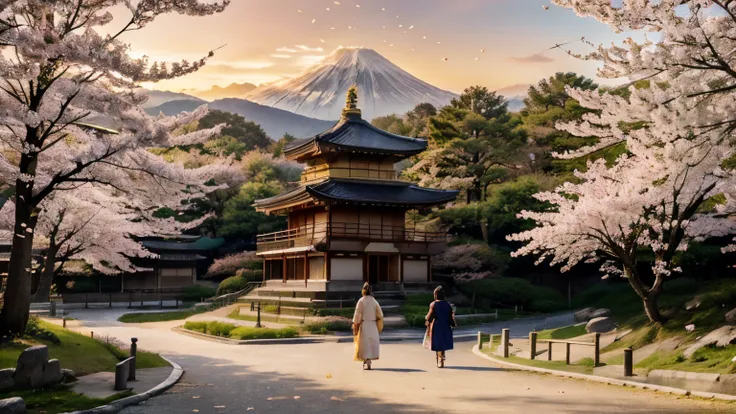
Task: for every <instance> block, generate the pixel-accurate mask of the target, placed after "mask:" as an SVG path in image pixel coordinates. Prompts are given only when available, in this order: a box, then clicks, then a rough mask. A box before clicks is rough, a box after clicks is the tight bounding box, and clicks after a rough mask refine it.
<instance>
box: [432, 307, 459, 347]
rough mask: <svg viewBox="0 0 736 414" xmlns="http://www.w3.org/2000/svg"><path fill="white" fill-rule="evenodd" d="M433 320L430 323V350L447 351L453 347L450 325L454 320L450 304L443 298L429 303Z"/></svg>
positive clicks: (451, 325)
mask: <svg viewBox="0 0 736 414" xmlns="http://www.w3.org/2000/svg"><path fill="white" fill-rule="evenodd" d="M429 309H430V313H431V314H432V315H433V318H434V320H433V321H432V324H431V325H430V331H429V334H430V338H431V343H432V351H435V352H440V351H449V350H451V349H452V348H453V340H452V327H453V325H454V324H455V320H454V318H453V315H452V306H451V305H450V303H449V302H447V301H445V300H437V301H434V302H432V304H431V305H429Z"/></svg>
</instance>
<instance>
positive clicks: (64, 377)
mask: <svg viewBox="0 0 736 414" xmlns="http://www.w3.org/2000/svg"><path fill="white" fill-rule="evenodd" d="M76 380H77V374H75V373H74V371H72V370H70V369H66V368H62V369H61V382H63V383H64V384H66V383H69V382H74V381H76Z"/></svg>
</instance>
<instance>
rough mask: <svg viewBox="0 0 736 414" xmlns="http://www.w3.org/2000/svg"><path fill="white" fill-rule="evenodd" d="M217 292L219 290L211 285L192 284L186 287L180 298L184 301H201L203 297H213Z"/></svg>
mask: <svg viewBox="0 0 736 414" xmlns="http://www.w3.org/2000/svg"><path fill="white" fill-rule="evenodd" d="M216 294H217V290H216V289H214V288H211V287H209V286H202V285H190V286H187V287H185V288H184V292H183V293H181V294H180V295H179V300H181V301H184V302H199V301H200V300H202V298H205V299H206V298H211V297H213V296H215V295H216Z"/></svg>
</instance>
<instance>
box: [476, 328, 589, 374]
mask: <svg viewBox="0 0 736 414" xmlns="http://www.w3.org/2000/svg"><path fill="white" fill-rule="evenodd" d="M486 337H488V338H489V341H488V343H489V346H490V347H493V344H494V339H495V338H497V337H500V340H501V342H500V344H499V346H500V347H501V355H502V356H503V357H504V358H508V357H509V348H510V347H511V344H510V342H509V341H510V339H511V332H510V330H509V329H502V330H501V335H497V334H496V335H494V334H485V333H483V332H480V331H478V349H483V344H484V338H486ZM539 342H546V343H547V361H552V344H565V363H566V364H567V365H570V348H571V346H572V345H577V346H592V347H593V365H594V366H596V367H597V366H599V365H600V363H601V334H599V333H596V334H595V336H594V337H593V342H583V341H567V340H562V339H539V340H537V332H530V333H529V359H530V360H534V359H536V358H537V343H539Z"/></svg>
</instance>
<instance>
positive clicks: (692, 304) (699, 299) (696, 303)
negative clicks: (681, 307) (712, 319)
mask: <svg viewBox="0 0 736 414" xmlns="http://www.w3.org/2000/svg"><path fill="white" fill-rule="evenodd" d="M702 303H703V296H700V295H698V296H696V297H695V298H693V299H692V300H691V301H689V302H687V303H686V304H685V310H693V309H697V308H699V307H700V305H701V304H702Z"/></svg>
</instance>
